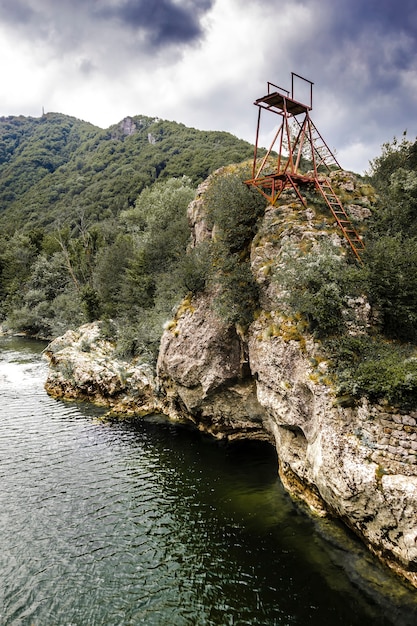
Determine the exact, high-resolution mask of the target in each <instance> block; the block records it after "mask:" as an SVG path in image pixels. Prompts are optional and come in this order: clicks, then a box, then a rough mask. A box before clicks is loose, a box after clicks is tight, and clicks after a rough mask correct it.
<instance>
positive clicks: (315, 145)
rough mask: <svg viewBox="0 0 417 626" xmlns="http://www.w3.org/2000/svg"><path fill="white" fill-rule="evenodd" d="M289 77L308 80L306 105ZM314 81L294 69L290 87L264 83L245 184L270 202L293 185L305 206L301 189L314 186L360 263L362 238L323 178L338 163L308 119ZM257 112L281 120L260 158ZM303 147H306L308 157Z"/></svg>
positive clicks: (258, 105)
mask: <svg viewBox="0 0 417 626" xmlns="http://www.w3.org/2000/svg"><path fill="white" fill-rule="evenodd" d="M294 79H298V80H301V81H304V82H305V83H307V85H309V92H310V93H309V102H308V104H306V103H302V102H299V101H297V100H296V99H295V97H294V96H295V80H294ZM313 85H314V83H313V82H312V81H310V80H308V79H306V78H304V77H303V76H300V75H299V74H295V73H294V72H291V91H289V90H287V89H283V88H282V87H278V85H275V84H274V83H271V82H268V83H267V94H266V95H265V96H263V97H262V98H258V99H257V100H256V101H255V102H254V104H255V105H256V106H257V107H258V120H257V126H256V140H255V149H254V157H253V164H252V178H251V179H249V180H246V181H245V184H246V185H248V186H252V187H255V188H256V189H257V190H258V191H259V192H260V193H261V194H262V195H263V196H264V197H265V198H266V199H267V200H268V202H269V203H270V204H272V205H274V204H275V203H276V202H277V200H278V199H279V197H280V196H281V194H282V193H283V192H284V191H285V190H286V189H292V190H293V191H294V192H295V193H296V195H297V197H298V198H299V200H300V201H301V202H302V204H303V205H304V206H305V207H306V208H307V205H306V201H305V199H304V198H303V196H302V194H301V191H300V188H308V187H310V188H313V189H314V190H315V191H317V192H318V193H319V194H320V195H321V196H322V198H323V199H324V201H325V202H326V204H327V205H328V207H329V209H330V211H331V212H332V214H333V216H334V217H335V219H336V222H337V224H338V226H339V227H340V228H341V230H342V232H343V235H344V237H345V238H346V239H347V241H348V243H349V245H350V247H351V248H352V250H353V253H354V254H355V256H356V258H357V259H358V261H359V262H361V258H360V253H361V252H362V251H363V249H364V244H363V241H362V239H361V237H360V236H359V234H358V233H357V231H356V230H355V228H354V226H353V225H352V223H351V220H350V218H349V216H348V214H347V213H346V211H345V210H344V208H343V206H342V204H341V202H340V200H339V198H338V197H337V195H336V193H335V192H334V190H333V189H332V187H331V184H330V180H329V179H328V177H327V175H328V174H329V173H330V172H331V171H332V169H339V170H341V169H342V168H341V167H340V165H339V163H338V161H337V159H336V157H335V156H334V154H333V152H332V151H331V150H330V148H329V146H328V145H327V143H326V142H325V140H324V139H323V137H322V136H321V134H320V133H319V131H318V130H317V128H316V126H315V125H314V123H313V121H312V120H311V118H310V111H311V110H312V108H313ZM273 89H275V90H273ZM262 111H269V112H272V113H274V114H276V115H278V116H280V117H281V122H280V123H279V125H278V129H277V130H276V132H275V135H274V137H273V139H272V142H271V145H270V147H269V149H268V150H267V152H266V154H265V155H264V156H263V157H262V159H260V160H259V159H258V152H259V140H260V128H261V119H262ZM299 118H301V119H299ZM274 149H275V154H276V156H274V161H275V164H274V165H272V163H274V161H272V163H271V158H272V153H273V152H274ZM284 150H286V151H287V152H288V154H287V155H284V154H283V151H284ZM305 151H307V156H306V155H305ZM303 156H306V158H307V159H308V160H309V161H310V162H311V164H312V170H310V171H308V172H306V173H304V174H303V173H301V172H300V164H301V158H302V157H303ZM319 170H320V171H319ZM323 170H324V172H323Z"/></svg>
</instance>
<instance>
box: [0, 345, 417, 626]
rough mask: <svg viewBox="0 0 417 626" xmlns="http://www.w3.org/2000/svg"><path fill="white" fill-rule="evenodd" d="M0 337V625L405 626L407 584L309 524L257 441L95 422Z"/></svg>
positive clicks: (25, 349) (22, 349)
mask: <svg viewBox="0 0 417 626" xmlns="http://www.w3.org/2000/svg"><path fill="white" fill-rule="evenodd" d="M43 347H44V346H43V345H42V344H41V343H38V342H31V341H27V340H23V339H7V338H3V339H0V574H1V578H0V581H1V585H0V625H1V626H6V625H7V626H12V625H13V626H17V625H19V626H26V625H27V626H93V625H94V626H96V625H97V626H99V625H100V626H101V625H106V626H107V625H108V626H117V625H123V626H124V625H136V624H145V625H147V626H148V625H149V626H154V625H155V626H159V625H161V626H186V625H190V626H206V625H207V626H208V625H213V626H214V625H216V626H227V625H239V626H243V625H251V626H252V625H260V624H262V625H265V626H266V625H268V626H269V625H288V626H290V625H294V624H297V625H303V626H304V625H305V626H307V625H308V626H334V625H337V624H341V625H343V626H356V625H357V626H364V625H366V626H374V625H375V626H376V625H378V626H388V625H395V626H415V624H417V591H414V590H411V589H409V588H408V587H407V586H405V585H403V584H401V583H400V582H399V581H398V580H397V579H396V578H395V577H393V576H392V575H391V574H390V573H388V572H386V571H385V570H384V569H383V568H382V567H380V566H379V564H378V563H377V562H376V561H375V560H374V559H373V558H372V557H371V556H370V555H369V554H368V553H367V552H366V550H364V549H363V548H362V546H361V544H360V543H359V542H358V541H357V540H356V539H355V538H354V537H352V536H351V535H350V534H349V533H347V532H346V531H345V530H344V529H343V528H342V527H341V526H339V525H338V524H335V523H334V522H329V521H323V520H314V519H312V518H311V517H309V516H308V515H307V514H306V513H305V512H304V511H303V510H302V509H301V508H299V507H298V506H297V505H295V504H294V503H293V502H292V501H291V499H290V498H289V497H288V495H287V494H286V493H285V492H284V490H283V488H282V486H281V484H280V482H279V479H278V478H277V459H276V455H275V452H274V450H273V449H272V448H271V447H270V446H266V445H254V444H235V445H224V444H223V445H222V444H219V443H215V442H213V441H211V440H210V439H208V438H205V437H203V436H202V435H201V434H199V433H197V432H194V431H192V430H189V429H186V428H184V427H178V426H174V425H172V424H169V423H167V422H166V421H164V420H163V419H162V418H161V417H160V416H154V417H152V418H149V419H146V420H142V421H137V422H135V423H131V422H130V423H118V424H112V425H108V424H107V425H104V424H103V423H101V422H99V421H98V420H97V417H98V416H99V415H100V412H99V411H98V410H97V409H94V408H93V407H91V406H89V405H85V404H79V403H66V402H61V401H56V400H53V399H51V398H49V397H48V396H47V394H46V393H45V391H44V389H43V383H44V381H45V379H46V373H47V372H46V365H45V363H44V362H43V361H42V359H41V350H42V348H43Z"/></svg>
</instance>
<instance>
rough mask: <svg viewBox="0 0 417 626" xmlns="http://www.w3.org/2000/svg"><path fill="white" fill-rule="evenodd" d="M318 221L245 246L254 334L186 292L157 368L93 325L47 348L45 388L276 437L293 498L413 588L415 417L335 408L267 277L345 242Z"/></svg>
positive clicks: (289, 219) (416, 570) (280, 227)
mask: <svg viewBox="0 0 417 626" xmlns="http://www.w3.org/2000/svg"><path fill="white" fill-rule="evenodd" d="M205 188H206V187H204V188H202V189H200V192H199V194H198V195H197V197H196V200H195V201H194V202H193V203H192V205H190V208H189V219H190V223H191V227H192V239H193V245H198V243H199V242H200V241H202V240H204V239H206V238H209V237H211V236H212V234H211V232H210V230H209V229H208V228H207V225H206V224H205V223H204V190H205ZM355 206H356V205H355ZM355 210H356V211H357V213H358V212H359V213H360V211H359V208H358V207H356V209H355ZM313 218H314V216H313V213H312V211H309V210H308V209H304V208H302V207H300V203H299V204H297V203H296V202H293V201H291V202H290V203H288V205H286V206H285V207H281V209H280V212H279V214H278V212H277V210H276V208H275V207H270V208H269V209H267V210H266V212H265V216H264V218H263V223H262V225H261V227H260V230H259V233H258V236H257V238H256V241H255V240H254V242H253V243H252V250H251V266H252V272H253V275H254V276H255V278H256V280H257V283H258V285H259V289H260V300H261V304H262V310H261V311H260V312H259V313H258V315H257V316H256V319H255V321H254V322H253V323H252V324H251V325H250V326H249V328H248V329H245V330H244V331H243V330H242V329H240V328H237V327H235V326H234V325H228V324H226V323H225V322H224V321H222V320H221V319H219V318H218V317H217V315H216V314H215V313H214V312H213V310H212V307H211V300H212V294H210V293H208V292H205V293H202V294H200V295H199V296H198V297H194V298H188V299H186V300H185V301H184V302H183V304H182V306H181V307H180V309H179V310H178V312H177V314H176V315H175V317H174V319H173V320H172V321H171V322H170V323H169V324H168V325H167V327H166V330H165V331H164V333H163V335H162V339H161V345H160V351H159V357H158V362H157V367H156V371H152V369H151V368H150V367H149V366H147V365H146V364H143V363H140V362H133V363H127V362H125V361H120V360H118V359H115V358H114V345H113V344H112V343H111V342H110V341H108V340H106V339H103V338H102V337H101V335H100V325H99V323H96V324H92V325H86V326H83V327H82V328H80V329H79V330H78V331H76V332H75V331H68V332H67V333H66V334H65V335H64V336H63V337H61V338H58V339H56V340H54V341H53V342H52V343H51V344H50V345H49V346H48V347H47V349H46V350H45V356H46V358H47V359H48V362H49V366H50V369H49V372H50V373H49V376H48V380H47V383H46V389H47V391H48V393H50V394H51V395H53V396H55V397H63V398H80V399H88V400H90V401H93V402H96V403H99V404H100V405H102V406H106V407H108V410H109V411H110V412H111V413H118V414H120V415H143V414H146V413H155V412H158V413H164V414H165V415H167V416H168V417H169V418H170V419H174V420H181V421H187V422H191V423H193V424H194V425H195V426H196V427H197V428H199V429H200V430H202V431H205V432H207V433H210V434H211V435H212V436H214V437H216V438H218V439H227V440H231V441H232V440H235V439H239V438H240V439H256V440H262V441H268V442H270V443H271V444H273V445H274V446H275V448H276V450H277V454H278V462H279V474H280V477H281V480H282V483H283V484H284V486H285V487H286V489H287V490H288V491H289V493H291V494H292V495H293V496H294V497H295V498H298V499H300V500H302V501H303V502H305V503H307V504H308V506H309V507H310V509H311V510H312V511H313V512H314V514H317V515H321V516H326V515H328V516H334V517H336V518H338V519H341V520H342V521H343V522H344V523H345V524H346V525H347V526H348V527H349V528H350V529H352V530H353V531H354V532H355V533H356V535H358V536H359V537H360V538H361V539H362V540H363V541H364V543H365V544H366V545H367V546H368V548H369V549H370V551H371V552H373V553H374V554H375V555H377V556H378V557H379V558H380V560H381V561H382V562H384V563H385V564H386V565H387V566H389V567H390V568H391V569H392V570H394V571H395V572H396V573H397V574H398V575H399V576H401V577H402V578H403V579H405V580H407V581H408V582H409V583H411V584H412V585H413V586H415V587H417V516H416V511H417V414H414V413H405V412H401V411H399V410H397V409H394V408H392V407H389V406H387V405H386V404H384V403H382V404H371V403H370V402H369V401H368V400H366V399H365V398H362V399H360V400H359V401H357V402H355V403H353V404H352V405H349V406H345V405H344V403H341V402H339V399H338V397H337V393H336V390H335V389H334V386H333V384H332V380H331V378H330V377H329V375H328V364H327V362H326V359H325V358H324V357H323V354H322V350H321V346H320V343H319V342H318V341H316V340H315V338H314V337H313V336H311V335H309V334H308V333H307V332H305V330H303V329H302V328H301V327H300V325H299V324H298V322H297V320H294V319H290V318H289V317H288V316H286V315H285V314H284V313H283V310H282V300H281V293H280V291H279V286H278V285H277V284H276V283H274V282H273V281H271V280H269V278H268V271H267V270H268V268H269V267H270V265H271V263H272V262H276V259H278V262H279V256H280V246H281V244H282V241H283V240H286V241H288V240H291V241H293V242H298V243H299V244H300V245H303V242H305V241H306V239H310V240H313V239H314V238H317V237H319V238H320V237H329V232H330V236H331V237H332V238H333V240H336V239H337V234H335V232H334V229H333V230H332V228H331V226H328V227H327V228H328V230H327V231H326V230H325V229H324V227H323V229H321V230H318V227H317V224H315V223H314V219H313ZM277 231H279V233H280V237H279V238H278V237H276V236H275V235H274V233H276V232H277ZM271 233H272V234H271ZM340 245H342V243H340ZM368 315H369V307H367V304H366V301H364V300H360V299H359V300H358V301H357V302H354V303H352V306H351V310H349V311H348V312H347V316H348V317H349V320H350V323H351V325H352V332H364V330H363V329H364V328H366V325H367V323H368V317H367V316H368Z"/></svg>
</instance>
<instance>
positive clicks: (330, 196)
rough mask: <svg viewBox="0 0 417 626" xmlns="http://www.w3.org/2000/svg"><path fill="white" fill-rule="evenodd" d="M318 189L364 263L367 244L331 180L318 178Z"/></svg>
mask: <svg viewBox="0 0 417 626" xmlns="http://www.w3.org/2000/svg"><path fill="white" fill-rule="evenodd" d="M316 189H317V190H318V192H319V193H320V194H321V196H322V197H323V199H324V201H325V202H326V204H327V206H328V207H329V209H330V211H331V212H332V215H333V216H334V218H335V220H336V222H337V224H338V225H339V227H340V229H341V230H342V232H343V235H344V236H345V238H346V239H347V241H348V243H349V245H350V247H351V249H352V251H353V253H354V255H355V256H356V258H357V259H358V261H359V263H362V259H361V253H362V252H363V251H364V249H365V245H364V243H363V241H362V239H361V238H360V236H359V233H358V232H357V231H356V229H355V227H354V226H353V224H352V221H351V219H350V217H349V215H348V214H347V213H346V211H345V209H344V208H343V205H342V203H341V202H340V200H339V198H338V196H337V194H336V193H335V191H334V189H333V187H332V185H331V183H330V180H329V179H328V178H324V179H321V180H319V179H317V180H316Z"/></svg>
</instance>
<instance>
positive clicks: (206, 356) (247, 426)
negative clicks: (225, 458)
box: [157, 296, 271, 440]
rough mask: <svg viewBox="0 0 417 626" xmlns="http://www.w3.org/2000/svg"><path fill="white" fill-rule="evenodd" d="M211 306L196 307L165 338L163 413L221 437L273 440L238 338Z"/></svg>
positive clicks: (160, 362) (160, 381)
mask: <svg viewBox="0 0 417 626" xmlns="http://www.w3.org/2000/svg"><path fill="white" fill-rule="evenodd" d="M209 301H210V299H209V297H208V296H204V297H202V298H200V299H199V300H197V301H196V302H194V303H193V306H189V307H188V308H187V309H186V310H184V312H183V313H182V315H181V316H180V317H179V319H177V320H176V321H175V324H173V325H172V326H171V328H169V329H168V330H166V331H165V333H164V335H163V337H162V341H161V347H160V352H159V358H158V364H157V376H158V385H159V388H160V389H161V391H162V396H163V398H164V401H163V402H164V411H165V412H166V413H167V414H168V415H170V417H172V418H174V419H188V420H191V421H193V422H194V423H195V424H196V425H197V426H198V427H199V428H200V429H202V430H205V431H207V432H210V433H211V434H212V435H214V436H215V437H218V438H224V437H227V438H229V439H236V438H247V437H250V438H253V439H261V440H271V437H270V436H269V434H268V433H266V432H265V429H264V427H263V417H264V411H263V409H262V407H261V406H260V404H259V402H258V400H257V397H256V385H255V383H254V381H253V380H252V378H251V377H248V376H247V367H246V366H247V363H245V357H244V354H243V353H242V343H241V341H240V339H239V336H238V334H237V332H236V330H235V329H234V327H228V326H226V325H225V324H224V323H222V322H221V320H219V319H218V317H217V316H216V315H215V314H214V313H213V311H211V309H210V305H209Z"/></svg>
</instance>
